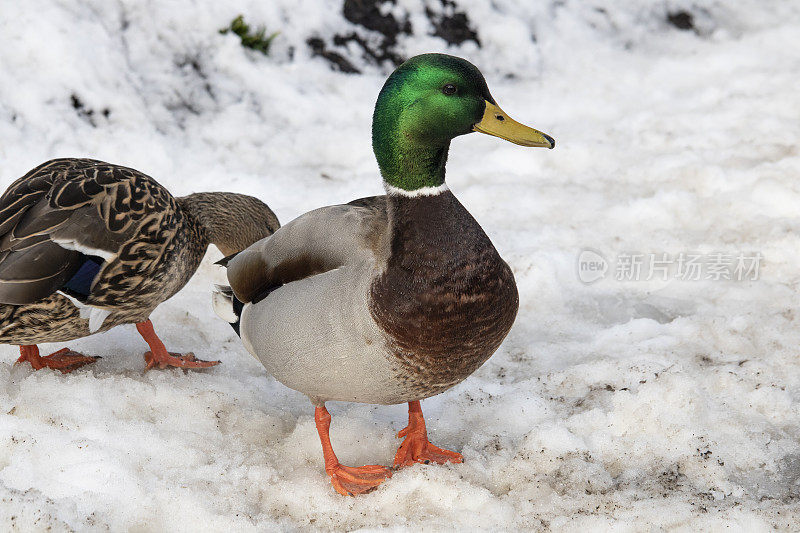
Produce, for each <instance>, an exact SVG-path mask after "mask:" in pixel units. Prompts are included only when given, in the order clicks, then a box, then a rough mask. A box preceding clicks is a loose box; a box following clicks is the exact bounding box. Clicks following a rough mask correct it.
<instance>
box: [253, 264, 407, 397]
mask: <svg viewBox="0 0 800 533" xmlns="http://www.w3.org/2000/svg"><path fill="white" fill-rule="evenodd" d="M371 277H372V272H371V270H370V269H369V268H365V266H364V265H362V266H356V265H348V266H346V267H342V268H339V269H336V270H332V271H329V272H325V273H323V274H319V275H316V276H311V277H310V278H306V279H304V280H300V281H296V282H292V283H290V284H288V285H284V286H283V287H280V288H279V289H277V290H275V291H274V292H272V293H271V294H270V295H269V296H268V297H267V298H265V299H264V300H262V301H260V302H258V303H256V304H248V305H246V306H245V307H244V309H243V310H242V316H241V322H240V325H241V330H240V331H241V336H242V342H243V343H244V346H245V347H246V348H247V350H248V351H249V352H250V353H251V354H253V355H254V356H255V357H256V358H257V359H258V360H259V361H261V363H262V364H263V365H264V367H265V368H266V369H267V371H268V372H269V373H270V374H272V375H273V376H274V377H275V379H277V380H278V381H280V382H281V383H283V384H284V385H286V386H287V387H290V388H292V389H295V390H297V391H300V392H302V393H303V394H305V395H307V396H308V397H309V398H311V401H312V402H314V403H316V404H320V403H322V402H325V401H327V400H339V401H349V402H362V403H378V404H393V403H401V402H404V401H408V399H407V398H406V397H405V396H404V395H403V392H402V386H401V384H400V382H399V381H398V380H397V371H396V368H395V367H394V366H393V365H392V361H391V359H390V357H389V355H388V354H387V352H386V349H385V344H384V342H385V341H384V337H383V334H382V332H381V331H380V329H379V328H378V326H377V325H376V324H375V322H374V321H373V320H372V317H371V315H370V313H369V310H368V308H367V301H368V296H369V285H370V280H371Z"/></svg>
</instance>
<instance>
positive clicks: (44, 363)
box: [17, 344, 100, 374]
mask: <svg viewBox="0 0 800 533" xmlns="http://www.w3.org/2000/svg"><path fill="white" fill-rule="evenodd" d="M19 353H20V356H19V359H17V363H24V362H25V361H27V362H29V363H30V364H31V366H32V367H33V369H34V370H41V369H43V368H52V369H54V370H60V371H61V372H63V373H64V374H66V373H67V372H72V371H73V370H75V369H76V368H80V367H82V366H83V365H88V364H89V363H94V362H95V361H97V360H98V359H100V358H99V357H90V356H88V355H83V354H81V353H78V352H73V351H72V350H70V349H69V348H62V349H60V350H58V351H57V352H55V353H52V354H50V355H47V356H44V357H43V356H41V355H39V347H38V346H36V345H35V344H30V345H22V346H20V347H19Z"/></svg>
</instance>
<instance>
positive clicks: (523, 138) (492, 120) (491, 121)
mask: <svg viewBox="0 0 800 533" xmlns="http://www.w3.org/2000/svg"><path fill="white" fill-rule="evenodd" d="M472 129H473V130H475V131H479V132H481V133H485V134H487V135H494V136H495V137H500V138H501V139H505V140H507V141H511V142H512V143H514V144H519V145H522V146H541V147H543V148H555V146H556V140H555V139H553V138H552V137H550V136H549V135H547V134H546V133H542V132H541V131H539V130H535V129H533V128H529V127H528V126H526V125H524V124H520V123H519V122H517V121H516V120H514V119H513V118H511V117H509V116H508V114H507V113H506V112H505V111H503V110H502V109H500V107H499V106H497V105H495V104H493V103H491V102H489V101H488V100H487V101H486V111H484V113H483V118H482V119H481V121H480V122H478V123H477V124H475V125H474V126H472Z"/></svg>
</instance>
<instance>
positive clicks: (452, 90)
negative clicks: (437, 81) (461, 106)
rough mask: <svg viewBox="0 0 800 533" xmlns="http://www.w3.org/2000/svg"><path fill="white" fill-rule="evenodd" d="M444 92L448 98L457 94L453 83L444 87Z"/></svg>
mask: <svg viewBox="0 0 800 533" xmlns="http://www.w3.org/2000/svg"><path fill="white" fill-rule="evenodd" d="M442 92H443V93H444V94H446V95H447V96H450V95H451V94H456V86H455V85H453V84H452V83H448V84H447V85H445V86H444V87H442Z"/></svg>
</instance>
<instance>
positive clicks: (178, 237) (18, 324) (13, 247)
mask: <svg viewBox="0 0 800 533" xmlns="http://www.w3.org/2000/svg"><path fill="white" fill-rule="evenodd" d="M278 227H279V224H278V220H277V218H275V215H274V213H273V212H272V211H271V210H270V209H269V207H267V206H266V205H265V204H264V203H263V202H261V201H260V200H257V199H256V198H252V197H250V196H245V195H242V194H233V193H198V194H191V195H189V196H185V197H183V198H174V197H173V196H172V195H171V194H170V193H169V191H167V190H166V189H165V188H164V187H162V186H161V185H159V184H158V183H157V182H156V181H155V180H154V179H152V178H150V177H148V176H146V175H144V174H142V173H141V172H138V171H136V170H133V169H130V168H125V167H122V166H118V165H112V164H109V163H103V162H102V161H94V160H91V159H54V160H52V161H48V162H47V163H44V164H42V165H40V166H38V167H36V168H35V169H33V170H31V171H30V172H28V173H27V174H26V175H25V176H23V177H21V178H20V179H18V180H17V181H15V182H14V183H13V184H12V185H11V186H10V187H9V188H8V190H7V191H6V192H5V194H3V196H2V197H0V343H3V344H18V345H19V346H20V352H21V354H22V355H21V356H20V358H19V361H28V362H30V363H31V365H32V366H33V368H34V369H37V370H38V369H40V368H44V367H48V368H56V369H59V370H61V371H64V372H69V371H71V370H74V369H75V368H77V367H79V366H82V365H85V364H87V363H91V362H93V361H94V360H95V359H96V358H95V357H87V356H84V355H82V354H79V353H77V352H73V351H71V350H69V349H68V348H64V349H62V350H59V351H58V352H56V353H54V354H52V355H49V356H47V357H42V356H40V355H39V349H38V348H37V346H36V344H38V343H41V342H60V341H67V340H72V339H77V338H80V337H85V336H87V335H90V334H92V333H97V332H100V331H106V330H108V329H111V328H113V327H114V326H117V325H119V324H130V323H135V324H136V328H137V329H138V330H139V333H140V334H141V335H142V337H144V340H145V341H147V344H149V345H150V351H149V352H147V353H145V360H146V361H147V368H151V367H153V366H159V367H160V368H165V367H166V366H178V367H182V368H199V367H208V366H213V365H216V364H218V363H219V361H201V360H199V359H195V357H194V355H192V354H187V355H185V356H181V355H180V354H170V353H168V352H167V350H166V348H165V347H164V344H163V343H162V342H161V340H160V339H159V338H158V336H156V334H155V332H154V331H153V325H152V323H151V322H150V320H149V319H148V316H149V315H150V313H151V312H152V311H153V310H154V309H155V308H156V307H157V306H158V304H160V303H161V302H163V301H164V300H166V299H167V298H169V297H170V296H172V295H173V294H175V293H176V292H178V291H179V290H180V289H181V288H182V287H183V286H184V285H185V284H186V282H187V281H189V278H191V277H192V275H193V274H194V272H195V270H196V269H197V267H198V266H199V265H200V261H201V259H202V258H203V255H204V254H205V252H206V249H207V248H208V245H209V243H213V244H215V245H216V246H217V247H218V248H219V249H220V250H221V251H222V252H223V253H224V254H226V255H228V254H231V253H234V252H236V251H239V250H242V249H244V248H246V247H247V246H249V245H250V244H252V243H254V242H256V241H258V240H259V239H262V238H264V237H266V236H269V235H271V234H272V233H273V232H274V231H275V230H276V229H277V228H278Z"/></svg>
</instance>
